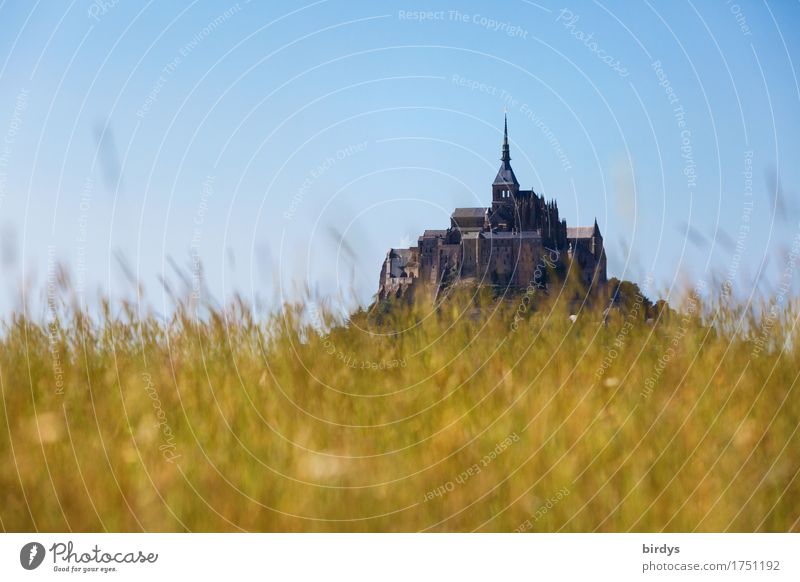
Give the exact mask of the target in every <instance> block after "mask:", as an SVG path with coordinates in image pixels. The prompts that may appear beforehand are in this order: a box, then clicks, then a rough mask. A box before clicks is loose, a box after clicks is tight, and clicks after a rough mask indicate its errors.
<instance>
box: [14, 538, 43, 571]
mask: <svg viewBox="0 0 800 582" xmlns="http://www.w3.org/2000/svg"><path fill="white" fill-rule="evenodd" d="M44 554H45V551H44V546H43V545H42V544H40V543H39V542H29V543H27V544H25V545H24V546H22V549H21V550H20V551H19V563H20V564H22V567H23V568H25V569H26V570H35V569H36V568H38V567H39V566H41V564H42V562H43V561H44Z"/></svg>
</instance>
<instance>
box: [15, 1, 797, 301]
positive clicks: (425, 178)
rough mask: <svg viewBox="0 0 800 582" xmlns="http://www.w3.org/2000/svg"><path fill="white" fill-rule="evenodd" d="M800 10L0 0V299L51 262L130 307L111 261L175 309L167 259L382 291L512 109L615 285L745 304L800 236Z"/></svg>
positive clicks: (475, 195) (475, 180)
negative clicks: (718, 291) (390, 259)
mask: <svg viewBox="0 0 800 582" xmlns="http://www.w3.org/2000/svg"><path fill="white" fill-rule="evenodd" d="M456 6H457V8H456ZM419 11H425V13H424V14H420V13H419ZM798 22H800V4H798V3H797V2H771V3H759V2H739V3H735V2H726V1H724V0H718V1H713V2H712V1H708V2H682V1H677V2H658V3H655V2H642V3H629V2H624V3H622V2H611V3H593V2H581V3H566V4H563V3H558V4H551V3H549V2H541V3H537V2H528V1H525V0H509V1H508V2H503V3H489V2H458V3H443V2H427V1H426V2H417V3H414V2H380V3H379V2H350V1H347V2H345V1H336V0H329V1H324V0H323V1H318V2H314V3H308V4H306V3H304V2H263V3H256V2H252V3H248V2H239V3H225V2H194V3H185V4H182V3H177V2H159V3H155V2H151V3H149V4H145V3H138V2H132V1H127V0H120V1H119V2H117V3H114V2H113V1H111V0H107V1H105V2H99V1H98V2H89V1H74V2H72V3H66V2H65V3H57V4H53V3H46V2H41V3H34V2H21V1H17V2H14V1H12V2H8V1H6V2H3V3H1V4H0V229H2V238H1V239H0V243H2V246H3V248H2V269H3V281H4V287H5V289H4V292H3V294H2V297H1V298H0V299H1V301H0V305H2V311H3V312H7V310H8V309H9V308H10V307H12V306H13V305H14V294H15V293H17V292H18V289H19V285H20V282H21V281H22V280H23V277H24V278H25V280H27V281H28V282H29V283H30V285H31V286H32V288H33V287H36V288H39V289H41V288H42V287H43V286H44V285H45V284H46V282H47V272H48V265H51V266H52V264H54V263H55V262H56V261H60V262H64V263H66V264H67V265H68V266H69V268H70V270H71V271H72V277H73V281H78V285H79V287H80V288H81V289H82V292H83V293H84V296H85V298H86V300H87V301H93V300H94V299H95V298H96V297H97V295H98V292H102V293H109V294H111V295H113V296H115V297H119V296H128V297H129V296H131V288H130V284H129V283H128V282H127V281H126V278H125V276H124V274H123V270H122V269H121V268H120V266H119V260H118V257H124V258H125V259H124V260H125V261H126V262H127V263H128V264H129V266H130V269H131V270H132V271H133V272H134V276H135V277H137V278H138V279H140V280H141V281H143V283H144V285H145V288H146V293H147V295H148V297H149V299H150V301H151V302H152V303H153V304H155V305H156V308H157V309H159V310H161V309H167V308H168V300H166V299H165V297H164V294H163V291H162V287H161V285H160V283H159V282H158V276H159V275H164V276H165V277H166V279H167V280H168V281H170V282H171V283H170V284H171V285H172V286H174V287H176V288H179V287H180V285H179V283H178V280H177V278H176V276H175V272H174V271H173V270H172V268H171V267H170V266H169V260H170V259H172V260H174V261H175V262H176V263H177V264H179V265H181V266H182V267H183V268H184V269H187V270H188V269H190V267H191V264H192V262H193V260H195V259H197V260H200V261H202V264H203V267H204V273H205V277H206V280H207V283H208V287H209V289H210V291H211V292H212V293H213V294H214V296H216V297H217V298H222V297H227V296H230V294H231V293H233V292H234V291H239V292H241V293H242V295H244V296H245V297H247V298H249V299H251V300H253V299H254V298H255V297H256V296H258V297H260V298H263V299H264V300H268V298H269V297H270V296H271V294H272V290H273V288H274V287H275V284H276V282H277V281H278V280H280V281H281V282H282V284H283V287H284V289H285V290H287V291H288V290H291V289H292V288H293V287H294V286H295V285H297V284H300V283H301V282H306V281H307V282H308V284H309V285H310V286H311V287H312V288H313V289H315V290H318V291H319V292H320V293H323V294H328V295H336V294H337V293H340V292H341V293H344V294H345V295H347V296H349V293H350V290H351V288H352V289H353V290H354V291H355V297H356V299H358V300H360V301H361V302H366V301H367V300H368V299H369V297H370V295H371V293H373V292H374V291H375V289H376V286H377V278H378V271H379V268H380V262H381V259H382V257H383V256H384V254H385V252H386V250H387V249H388V248H389V247H391V246H400V245H401V244H405V245H408V244H409V243H410V244H414V242H415V241H416V237H417V236H418V234H419V233H420V232H421V231H422V230H424V229H425V228H444V227H446V226H447V225H448V216H449V213H450V211H451V210H452V209H453V208H454V207H457V206H480V205H486V204H488V202H489V200H490V194H491V190H490V183H491V180H492V179H493V177H494V174H495V172H496V169H497V166H498V158H499V156H500V141H501V133H502V118H503V111H504V110H506V109H507V110H508V119H509V131H510V138H511V144H512V146H511V147H512V150H511V152H512V158H513V162H512V164H513V166H514V169H515V171H516V174H517V176H518V178H519V179H520V182H521V183H522V185H523V187H533V188H534V189H535V190H536V191H538V192H543V193H545V195H547V196H548V197H553V198H556V199H557V200H558V203H559V208H560V210H561V213H562V216H563V217H565V218H566V219H567V221H568V223H569V224H570V225H589V224H592V221H593V220H594V219H595V217H596V218H597V220H598V223H599V224H600V227H601V230H602V232H603V234H604V236H605V239H606V248H607V251H608V256H609V275H610V276H612V275H613V276H618V277H624V278H628V279H633V280H637V281H640V282H641V281H643V280H644V279H645V277H646V276H647V275H648V274H649V273H652V275H653V276H654V278H655V285H654V287H656V288H657V289H658V292H653V295H659V294H663V293H664V291H665V290H666V289H668V288H669V287H670V285H672V284H673V283H683V282H685V281H686V280H687V279H688V280H697V279H699V278H704V279H705V280H706V281H708V282H711V281H712V278H713V277H714V276H715V274H716V276H717V278H718V279H724V278H726V277H729V278H730V279H731V281H732V282H733V285H734V287H735V289H737V292H739V293H744V294H746V293H748V292H749V291H750V290H752V289H753V288H754V281H755V280H756V276H757V274H758V273H759V271H760V270H761V269H762V266H763V262H764V260H765V257H766V258H767V264H766V267H765V270H764V271H763V273H762V275H761V278H760V283H759V286H758V288H759V289H760V290H762V291H769V290H770V289H774V288H775V286H776V285H777V284H778V282H779V277H780V275H781V273H782V272H783V271H784V268H785V267H786V264H787V256H786V253H787V250H788V248H789V247H790V246H791V244H792V240H793V238H794V237H795V236H796V235H797V234H798V232H800V210H799V209H800V202H798V187H800V167H799V166H798V164H797V158H798V151H800V150H799V149H798V140H799V139H800V137H799V136H798V128H800V91H799V90H798V81H797V72H796V70H795V65H796V64H800V51H798V43H800V39H798V37H797V35H796V33H795V30H796V27H797V24H798ZM750 168H752V184H750V183H748V182H747V181H746V176H745V174H744V172H745V171H747V170H749V169H750ZM750 187H752V190H750ZM687 232H688V235H687ZM340 243H341V244H340ZM737 244H738V249H739V250H738V251H737V249H736V247H737ZM193 257H194V259H193ZM51 271H52V268H51Z"/></svg>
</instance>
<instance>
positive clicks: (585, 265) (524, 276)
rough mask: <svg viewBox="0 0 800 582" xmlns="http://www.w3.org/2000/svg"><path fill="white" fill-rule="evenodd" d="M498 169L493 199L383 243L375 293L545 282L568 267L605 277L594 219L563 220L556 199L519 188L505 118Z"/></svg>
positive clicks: (591, 281)
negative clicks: (406, 240) (406, 241)
mask: <svg viewBox="0 0 800 582" xmlns="http://www.w3.org/2000/svg"><path fill="white" fill-rule="evenodd" d="M500 159H501V161H502V163H501V164H500V170H499V171H498V172H497V176H496V177H495V179H494V182H493V183H492V205H491V206H489V207H486V208H456V209H455V210H454V211H453V214H452V215H451V217H450V228H447V229H445V230H426V231H425V232H424V233H423V234H422V236H420V237H419V239H418V241H417V246H415V247H410V248H406V249H389V252H388V253H386V259H385V260H384V262H383V266H382V268H381V275H380V286H379V290H378V298H379V299H385V298H389V297H400V296H405V295H408V294H409V292H410V291H411V292H412V293H410V295H412V296H413V295H414V294H416V292H417V291H418V290H419V289H420V288H422V289H425V290H427V291H429V292H431V294H432V296H433V297H437V296H439V295H440V294H441V292H442V290H443V289H445V288H447V287H449V286H453V285H462V284H472V285H491V286H495V287H519V288H527V287H529V286H530V285H533V286H535V287H537V288H544V289H546V288H547V287H548V286H549V285H550V284H551V281H549V279H548V275H547V273H548V272H549V271H553V270H560V271H561V272H562V273H563V274H564V276H567V274H570V275H571V274H572V273H575V274H576V275H577V276H578V277H579V278H580V280H581V282H582V283H583V284H584V285H585V286H586V288H587V289H589V290H593V289H597V288H598V287H600V286H602V285H604V284H605V283H606V255H605V251H604V250H603V236H602V235H601V234H600V228H599V227H598V226H597V220H595V221H594V225H593V226H577V227H568V226H567V221H566V220H564V219H561V218H559V216H558V204H556V202H555V201H553V200H551V201H546V200H545V199H544V196H540V195H538V194H536V192H534V191H533V190H520V189H519V182H518V181H517V177H516V176H515V175H514V170H512V169H511V155H510V151H509V147H508V121H507V120H506V121H505V122H504V129H503V151H502V157H501V158H500Z"/></svg>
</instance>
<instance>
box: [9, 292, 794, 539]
mask: <svg viewBox="0 0 800 582" xmlns="http://www.w3.org/2000/svg"><path fill="white" fill-rule="evenodd" d="M565 296H567V295H566V294H563V293H562V294H558V296H554V297H547V298H541V297H540V298H537V301H536V302H535V305H536V308H535V309H534V307H533V306H534V303H533V302H530V301H528V300H526V299H525V298H524V296H522V297H520V296H517V297H512V298H507V299H506V300H502V301H501V300H498V299H497V298H495V297H492V296H491V294H489V295H488V296H487V295H485V294H481V295H480V296H479V297H473V296H470V295H468V294H465V295H463V296H462V295H460V294H454V295H453V296H452V297H450V298H449V299H448V300H447V301H445V302H444V303H442V304H441V305H439V306H438V307H437V308H433V307H431V306H430V305H427V306H425V305H421V306H419V307H417V308H411V307H403V306H398V305H396V306H394V307H393V308H391V309H380V310H373V311H372V312H365V311H361V312H358V313H354V314H353V315H352V316H351V317H349V318H346V319H343V318H341V317H336V316H334V315H333V312H334V310H333V309H331V308H330V307H329V306H326V304H325V302H322V301H319V300H316V299H315V298H313V297H311V296H307V297H304V298H303V299H302V300H298V301H297V302H294V303H289V304H286V305H284V307H283V308H282V309H280V310H277V311H275V312H271V313H265V314H262V315H258V316H256V315H254V314H253V311H254V310H253V309H252V308H251V307H250V306H248V305H247V304H246V303H245V302H243V301H241V300H236V301H233V302H232V303H231V304H230V305H228V306H227V307H225V308H217V309H213V308H207V309H206V311H205V312H204V313H203V316H202V317H198V316H197V315H196V314H195V312H194V310H193V308H192V306H191V305H190V304H189V303H181V304H179V305H178V306H177V307H176V311H175V315H174V316H171V317H170V318H169V319H166V320H165V319H164V318H162V317H159V316H157V315H156V314H154V313H153V312H150V311H148V310H146V309H144V308H140V307H139V306H137V305H135V304H126V303H123V304H119V305H111V304H109V303H106V304H105V305H104V308H103V309H102V310H100V312H99V313H97V314H94V315H92V316H90V315H89V314H88V313H86V312H85V311H84V310H82V309H79V308H77V307H75V305H74V304H72V303H70V301H68V300H67V299H63V298H62V299H60V300H59V302H58V307H57V308H54V309H53V310H52V311H51V312H49V313H48V315H47V316H46V317H44V318H39V319H34V318H31V317H24V316H22V315H16V316H14V317H12V318H10V319H8V320H6V322H5V323H4V324H3V329H2V336H0V408H1V410H0V418H1V419H2V424H3V425H4V426H3V427H2V430H0V525H2V529H3V530H4V531H113V532H117V531H134V532H135V531H143V530H144V531H242V530H244V531H288V532H307V531H336V532H349V531H370V532H372V531H434V532H435V531H498V532H510V531H520V532H523V531H531V532H536V531H546V532H557V531H561V532H587V531H589V532H591V531H602V532H625V531H647V532H653V531H700V532H716V531H744V532H750V531H780V532H784V531H800V521H798V520H799V519H800V480H798V471H800V454H798V453H799V451H800V435H798V422H799V421H800V399H798V392H797V378H798V374H799V373H800V344H798V342H797V332H796V328H795V323H796V321H797V317H798V303H797V302H796V301H782V302H778V301H776V300H768V299H764V300H761V302H760V303H759V304H758V305H756V306H753V305H752V304H751V305H749V306H742V305H738V304H735V303H734V302H733V301H732V300H730V299H725V298H724V297H723V296H722V295H721V294H716V293H713V292H712V290H707V291H706V292H701V293H695V292H692V293H687V294H686V295H685V297H684V298H683V299H675V300H673V304H672V308H673V310H671V311H670V310H669V309H663V310H656V311H653V309H652V306H649V304H647V302H646V301H644V300H643V299H641V298H640V297H639V298H637V296H636V295H635V294H634V295H629V296H628V297H627V298H626V305H625V306H624V308H613V309H610V310H608V311H606V310H605V308H606V307H607V305H605V304H603V302H596V304H595V305H591V306H590V305H587V304H582V303H580V302H577V303H576V302H575V301H566V300H565V299H564V297H565ZM571 315H575V316H576V317H570V316H571Z"/></svg>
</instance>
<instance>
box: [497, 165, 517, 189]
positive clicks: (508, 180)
mask: <svg viewBox="0 0 800 582" xmlns="http://www.w3.org/2000/svg"><path fill="white" fill-rule="evenodd" d="M504 184H513V185H514V186H517V187H519V182H517V177H516V176H515V175H514V170H512V169H511V163H510V162H503V163H502V164H501V165H500V169H499V170H498V171H497V176H496V177H495V179H494V182H493V183H492V186H501V185H504Z"/></svg>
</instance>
